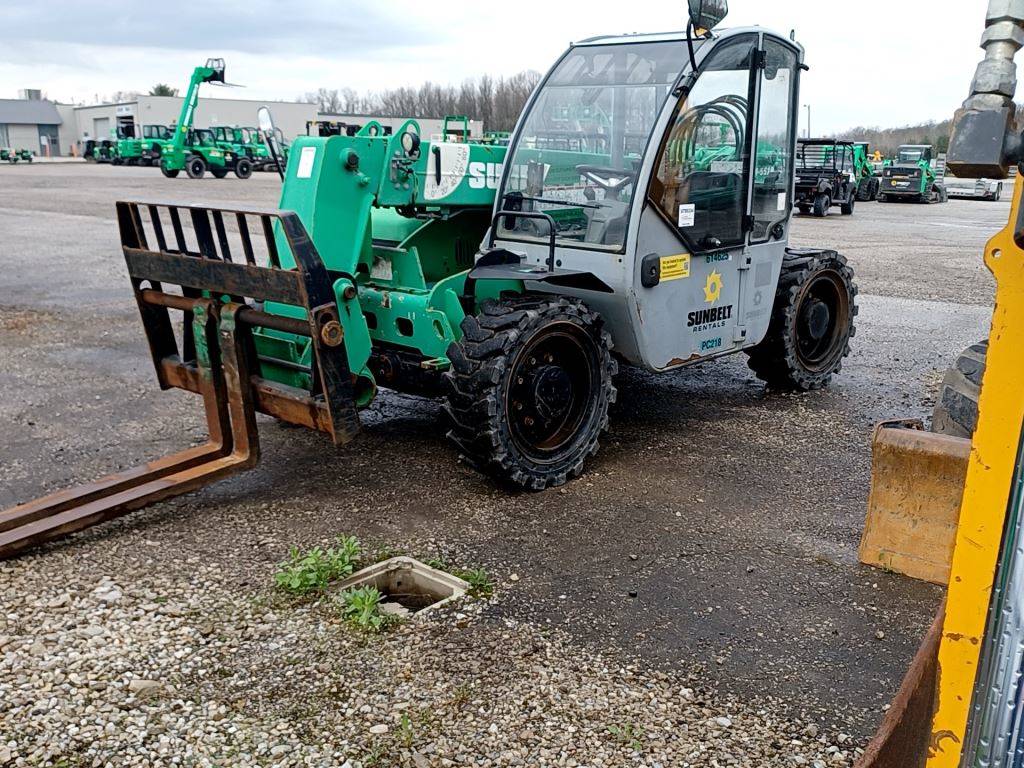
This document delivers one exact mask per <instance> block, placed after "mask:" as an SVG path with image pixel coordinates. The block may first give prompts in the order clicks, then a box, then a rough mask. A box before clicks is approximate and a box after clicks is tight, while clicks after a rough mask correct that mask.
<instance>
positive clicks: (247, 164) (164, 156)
mask: <svg viewBox="0 0 1024 768" xmlns="http://www.w3.org/2000/svg"><path fill="white" fill-rule="evenodd" d="M203 83H221V84H223V83H224V59H208V60H207V62H206V64H205V65H204V66H202V67H196V68H195V70H193V72H192V77H191V79H190V80H189V84H188V88H187V90H186V91H185V98H184V99H183V100H182V104H181V113H180V114H179V115H178V122H177V123H176V124H175V125H174V131H173V135H172V138H171V140H170V141H168V142H166V143H164V144H163V146H162V148H161V153H160V171H161V172H162V173H163V175H164V176H166V177H167V178H169V179H173V178H176V177H177V176H178V174H179V173H181V171H185V173H186V174H187V175H188V177H189V178H190V179H201V178H202V177H203V176H205V175H206V171H207V170H209V171H210V173H211V174H212V175H213V176H214V177H216V178H218V179H222V178H224V177H225V176H227V174H228V171H234V172H235V175H236V176H237V177H238V178H240V179H248V178H249V177H250V176H252V162H251V161H250V160H249V159H248V158H247V157H242V156H239V155H238V154H236V153H235V152H232V151H231V150H225V149H222V148H221V147H220V146H218V145H217V142H216V140H215V139H214V136H213V133H212V132H210V131H209V130H208V129H199V130H196V129H194V128H193V121H194V120H195V113H196V105H197V104H198V102H199V87H200V86H201V85H202V84H203Z"/></svg>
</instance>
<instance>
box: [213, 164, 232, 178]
mask: <svg viewBox="0 0 1024 768" xmlns="http://www.w3.org/2000/svg"><path fill="white" fill-rule="evenodd" d="M210 173H211V174H213V178H215V179H223V178H225V177H226V176H227V175H228V169H227V168H217V167H216V166H210Z"/></svg>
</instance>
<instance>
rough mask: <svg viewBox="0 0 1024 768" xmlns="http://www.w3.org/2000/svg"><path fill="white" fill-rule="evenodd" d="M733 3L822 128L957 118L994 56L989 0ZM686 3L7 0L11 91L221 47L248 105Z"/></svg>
mask: <svg viewBox="0 0 1024 768" xmlns="http://www.w3.org/2000/svg"><path fill="white" fill-rule="evenodd" d="M730 6H731V12H730V15H729V17H728V19H727V20H726V22H725V24H724V25H723V26H739V25H747V24H760V25H762V26H765V27H769V28H772V29H775V30H778V31H781V32H784V33H787V34H788V32H789V31H790V30H791V29H795V30H796V34H797V40H799V41H800V42H801V43H802V44H803V45H804V47H805V48H806V49H807V63H808V64H809V65H810V67H811V71H810V72H809V73H807V74H806V75H805V76H804V81H803V83H804V84H803V93H802V99H801V101H802V102H803V103H804V104H810V105H811V106H812V109H811V115H812V120H813V126H812V127H813V131H814V133H815V134H821V133H826V132H833V131H838V130H842V129H844V128H849V127H853V126H855V125H859V124H866V125H872V126H874V125H878V126H883V127H891V126H898V125H905V124H908V123H915V122H919V121H924V120H941V119H945V118H948V117H951V116H952V114H953V112H954V110H955V109H956V108H957V106H959V104H960V102H961V101H963V99H964V97H965V96H966V92H967V89H968V86H969V84H970V80H971V76H972V75H973V73H974V68H975V66H976V65H977V62H978V61H980V59H981V56H982V51H981V50H980V48H979V47H978V46H979V41H980V39H981V33H982V29H983V23H984V17H985V9H986V7H987V0H853V2H816V1H815V0H771V1H770V2H767V1H766V0H730ZM190 7H191V8H192V9H193V10H194V11H195V13H192V12H190ZM685 7H686V3H685V0H639V1H637V0H633V1H632V2H618V3H616V2H608V0H604V1H603V2H594V1H593V0H590V1H589V2H575V1H574V0H561V1H559V0H543V1H542V0H517V1H516V2H512V3H497V4H487V3H465V4H460V3H441V2H432V3H424V2H415V3H412V2H386V3H385V2H372V0H370V1H368V0H359V2H356V1H355V0H333V1H331V0H305V1H304V2H301V3H288V2H280V0H204V1H203V2H201V3H196V4H190V3H174V2H129V3H126V2H124V1H123V0H117V1H116V2H114V1H113V0H91V1H90V2H78V1H77V0H65V1H62V0H57V2H49V3H47V2H38V1H37V2H31V3H29V2H23V0H0V20H2V21H0V98H14V97H15V96H17V92H18V90H19V89H21V88H40V89H42V90H43V91H45V92H46V94H47V95H48V96H49V97H50V98H52V99H57V100H61V101H72V100H73V101H83V100H85V101H91V100H93V98H94V96H95V95H97V94H98V95H100V96H102V95H104V94H110V93H113V92H115V91H133V90H134V91H143V92H145V91H146V90H148V89H149V88H151V87H152V86H153V84H154V83H157V82H166V83H169V84H171V85H173V86H174V87H178V88H181V87H182V86H183V85H184V84H185V82H187V79H188V76H189V74H190V72H191V70H192V67H194V66H195V65H196V64H200V63H202V62H203V61H205V59H206V58H207V57H208V56H220V57H223V58H225V59H226V60H227V76H228V77H227V79H228V80H229V81H230V82H233V83H239V84H242V85H244V86H245V89H244V90H235V91H230V92H227V93H230V94H231V95H232V96H237V97H239V98H247V99H283V100H290V99H294V98H296V97H297V96H299V95H301V94H303V93H305V92H307V91H313V90H316V89H317V88H319V87H321V86H323V87H326V88H343V87H350V88H354V89H356V90H358V91H367V90H379V89H384V88H391V87H396V86H400V85H410V84H411V85H418V84H419V83H421V82H423V81H424V80H432V81H434V82H440V83H457V82H461V81H462V80H463V79H465V78H467V77H472V76H474V75H478V74H482V73H490V74H494V75H510V74H514V73H515V72H518V71H520V70H524V69H536V70H538V71H540V72H544V71H546V70H547V68H548V67H549V66H550V65H551V64H552V62H553V61H554V59H555V58H556V57H557V56H558V55H559V54H560V53H561V52H562V50H564V48H565V47H566V46H567V44H568V43H569V42H570V41H572V40H579V39H582V38H585V37H589V36H592V35H598V34H608V33H619V32H655V31H665V30H673V29H680V28H682V26H683V25H684V19H685ZM217 19H220V20H221V21H220V22H219V23H218V21H217ZM210 90H212V88H211V89H210ZM806 114H807V111H806V110H803V116H802V117H801V128H802V130H803V129H804V128H805V127H806V122H805V121H806V119H807V117H806Z"/></svg>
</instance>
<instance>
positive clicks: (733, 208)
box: [0, 0, 857, 554]
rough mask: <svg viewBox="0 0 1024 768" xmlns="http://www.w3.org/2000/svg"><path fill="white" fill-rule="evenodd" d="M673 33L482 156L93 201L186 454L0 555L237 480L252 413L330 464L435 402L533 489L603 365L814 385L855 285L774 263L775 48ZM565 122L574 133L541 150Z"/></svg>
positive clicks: (599, 429)
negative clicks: (740, 370) (230, 191)
mask: <svg viewBox="0 0 1024 768" xmlns="http://www.w3.org/2000/svg"><path fill="white" fill-rule="evenodd" d="M690 11H691V27H690V29H689V31H688V32H687V33H686V34H652V35H622V36H612V37H598V38H592V39H589V40H585V41H583V42H581V43H579V44H576V45H573V46H572V47H571V48H570V49H569V50H568V51H567V52H566V53H565V54H564V55H563V56H562V57H561V58H560V59H559V60H558V61H557V62H556V63H555V65H554V67H553V68H552V69H551V71H550V72H549V73H548V75H547V76H546V77H545V78H544V80H543V82H542V83H541V84H540V85H539V86H538V88H537V89H536V91H535V92H534V94H533V95H532V97H531V98H530V100H529V103H528V104H527V105H526V107H525V110H524V112H523V114H522V115H521V117H520V119H519V122H518V125H517V127H516V129H515V132H514V133H513V135H512V137H511V139H510V143H509V145H508V147H503V146H496V145H489V144H482V143H466V142H461V141H460V142H450V141H444V140H441V141H439V142H428V141H424V140H423V139H422V138H421V137H420V134H419V128H418V125H417V123H416V122H415V121H412V120H410V121H407V122H406V123H405V124H403V125H402V126H401V127H400V128H399V129H398V130H397V131H396V132H395V133H394V134H393V135H391V136H388V135H384V132H383V131H381V130H379V126H371V125H367V126H364V127H363V129H361V131H360V132H359V134H357V135H356V136H343V135H337V136H329V137H319V136H302V137H299V138H298V139H296V140H295V142H294V143H293V144H292V146H291V152H290V155H289V159H288V164H287V170H286V173H285V179H284V186H283V190H282V194H281V202H280V206H279V208H278V209H276V210H254V209H245V208H239V209H224V208H211V207H207V206H201V205H177V204H169V203H142V202H131V201H124V202H119V203H118V204H117V217H118V223H119V227H120V232H121V240H122V245H123V251H124V256H125V259H126V262H127V266H128V273H129V275H130V277H131V281H132V286H133V288H134V290H135V297H136V300H137V303H138V306H139V310H140V313H141V316H142V321H143V327H144V329H145V331H146V334H147V337H148V340H149V345H150V350H151V352H152V358H153V363H154V365H155V368H156V373H157V378H158V380H159V382H160V385H161V387H162V388H169V387H179V388H183V389H187V390H190V391H193V392H196V393H199V394H201V395H202V396H203V398H204V402H205V406H206V413H207V420H208V422H209V428H210V434H211V438H210V441H209V443H207V444H206V445H205V446H203V447H202V448H199V449H191V450H188V451H185V452H183V453H180V454H176V455H174V456H172V457H168V458H167V459H163V460H161V461H159V462H155V463H154V464H151V465H147V466H145V467H141V468H139V469H137V470H133V471H130V472H127V473H121V474H118V475H113V476H111V477H108V478H106V479H104V480H101V481H98V482H97V483H93V484H91V485H89V486H85V487H83V488H80V489H76V490H73V491H66V492H62V493H58V494H55V495H53V496H50V497H46V498H44V499H41V500H37V501H34V502H30V503H28V504H25V505H22V506H20V507H17V508H14V509H12V510H9V511H7V512H5V513H3V514H2V515H0V554H11V553H13V552H15V551H17V550H19V549H21V548H22V547H24V546H27V545H29V544H32V543H35V542H38V541H42V540H45V539H48V538H52V537H54V536H58V535H61V534H64V533H67V532H69V531H71V530H77V529H79V528H82V527H85V526H86V525H89V524H92V523H94V522H97V521H99V520H103V519H107V518H110V517H113V516H115V515H117V514H121V513H123V512H124V511H126V510H129V509H135V508H138V507H140V506H143V505H145V504H148V503H151V502H153V501H156V500H159V499H163V498H167V497H169V496H173V495H177V494H181V493H184V492H187V491H190V490H193V489H195V488H197V487H199V486H202V485H204V484H207V483H209V482H212V481H213V480H215V479H218V478H220V477H223V476H225V475H226V474H230V473H233V472H237V471H240V470H242V469H245V468H248V467H251V466H253V465H254V464H255V462H256V461H257V459H258V455H259V444H258V436H257V433H256V422H255V413H256V412H262V413H265V414H269V415H271V416H275V417H277V418H278V419H281V420H283V421H287V422H292V423H295V424H300V425H304V426H307V427H310V428H313V429H318V430H320V431H323V432H326V433H327V434H328V435H329V436H330V437H331V438H332V440H333V442H334V443H336V444H343V443H346V442H348V441H349V440H351V439H352V438H353V437H355V435H356V434H357V432H358V431H359V411H360V409H362V408H365V407H366V406H367V405H369V404H370V403H371V402H372V400H373V399H374V397H375V395H376V393H377V388H378V387H379V386H382V387H387V388H390V389H394V390H399V391H403V392H411V393H416V394H420V395H428V396H437V397H441V398H443V399H444V401H445V411H446V412H447V415H448V418H449V419H450V424H451V429H450V432H449V436H450V438H451V439H452V441H453V442H454V443H455V445H456V446H457V447H458V449H459V451H460V453H461V454H462V455H463V456H464V457H465V458H466V459H467V460H468V461H469V462H470V463H471V464H473V465H474V466H476V467H478V468H479V469H481V470H483V471H484V472H486V473H489V474H490V475H492V476H493V477H495V478H497V479H498V480H500V481H501V482H504V483H506V484H508V485H510V486H512V487H518V488H524V489H530V490H542V489H545V488H549V487H552V486H558V485H561V484H563V483H565V482H566V481H568V480H569V479H571V478H573V477H575V476H577V475H579V474H580V473H581V472H582V471H583V467H584V463H585V462H586V461H587V459H589V458H590V457H592V456H593V455H594V454H595V453H597V451H598V445H599V440H600V439H601V436H602V434H603V433H604V431H605V430H606V429H607V427H608V410H609V406H610V405H611V403H612V402H614V400H615V397H616V389H615V384H614V376H615V374H616V372H617V371H618V369H619V366H620V365H634V366H639V367H642V368H645V369H647V370H650V371H656V372H669V371H675V370H678V369H680V368H683V367H685V366H688V365H693V364H695V363H699V362H702V361H706V360H709V359H712V358H715V357H720V356H722V355H727V354H733V353H737V352H743V353H745V354H746V355H747V357H748V362H749V365H750V367H751V368H752V369H753V371H754V372H755V374H756V375H757V376H759V377H760V378H761V379H763V380H764V381H766V382H767V383H768V384H769V385H771V386H773V387H780V388H793V389H799V390H812V389H817V388H819V387H824V386H825V385H827V384H828V383H829V382H830V380H831V379H832V377H833V376H834V375H835V374H836V373H837V372H839V370H840V368H841V365H842V362H843V359H844V358H845V357H846V356H847V355H848V354H849V352H850V341H851V338H852V337H853V335H854V318H855V315H856V314H857V307H856V295H857V289H856V287H855V285H854V282H853V271H852V270H851V268H850V266H849V265H848V264H847V262H846V259H845V258H843V256H841V255H840V254H838V253H836V252H835V251H832V250H826V249H809V248H803V249H791V248H789V247H788V244H787V243H788V238H789V230H790V218H791V213H792V207H793V178H794V174H793V168H794V155H795V149H796V129H795V126H796V111H797V107H798V105H799V84H800V73H801V68H802V66H803V58H804V52H803V49H802V48H801V47H800V46H799V45H798V44H796V43H795V42H793V41H791V40H790V39H789V37H788V36H785V35H778V34H775V33H772V32H769V31H767V30H764V29H762V28H757V27H754V28H742V29H733V30H723V31H720V32H714V31H712V30H713V29H714V28H715V26H716V25H717V24H718V22H719V21H721V19H722V18H723V17H724V16H725V13H726V4H725V2H724V0H704V2H703V3H702V2H700V0H692V2H691V3H690ZM222 75H223V67H222V66H211V67H208V68H206V69H205V70H197V75H196V77H194V78H193V82H194V83H198V82H202V81H205V80H207V79H210V78H216V77H222ZM191 91H194V89H190V96H192V95H193V94H192V93H191ZM188 109H191V102H190V105H189V107H188ZM567 109H568V110H569V111H571V112H574V113H576V114H581V115H582V114H584V113H586V112H588V111H589V112H590V113H592V114H597V113H598V112H599V113H600V114H601V116H602V118H601V120H594V121H592V122H589V123H587V122H580V123H578V125H577V127H578V128H580V131H579V132H578V134H579V135H578V141H577V148H576V149H574V150H567V149H563V148H555V149H552V148H549V147H550V146H551V144H550V143H549V141H548V139H549V138H550V137H551V136H556V137H561V136H562V135H563V134H564V124H563V122H564V121H563V118H564V115H565V114H566V110H567ZM185 117H187V115H185V116H183V120H182V123H183V124H185V123H187V120H186V119H184V118H185ZM371 128H376V130H371ZM261 129H263V125H262V124H261ZM609 129H610V130H609ZM637 137H643V142H642V143H638V140H637ZM559 141H560V139H559ZM555 146H557V147H561V146H563V145H562V144H558V143H556V144H555ZM753 148H756V150H755V149H753ZM709 157H713V158H714V159H713V160H710V161H709V160H708V158H709ZM164 160H165V162H166V161H167V160H168V156H167V155H165V157H164ZM172 312H174V313H180V314H179V315H178V316H179V317H183V329H184V330H183V333H182V335H181V337H180V338H177V337H176V336H175V333H174V329H175V327H176V320H174V319H172V315H171V313H172Z"/></svg>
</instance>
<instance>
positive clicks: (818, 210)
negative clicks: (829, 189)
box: [814, 195, 832, 219]
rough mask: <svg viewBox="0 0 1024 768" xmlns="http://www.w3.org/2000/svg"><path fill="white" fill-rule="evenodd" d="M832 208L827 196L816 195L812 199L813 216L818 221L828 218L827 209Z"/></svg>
mask: <svg viewBox="0 0 1024 768" xmlns="http://www.w3.org/2000/svg"><path fill="white" fill-rule="evenodd" d="M831 206H832V201H831V200H829V198H828V195H818V196H817V197H816V198H814V215H815V216H817V217H818V218H819V219H820V218H823V217H825V216H828V209H829V208H830V207H831Z"/></svg>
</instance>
